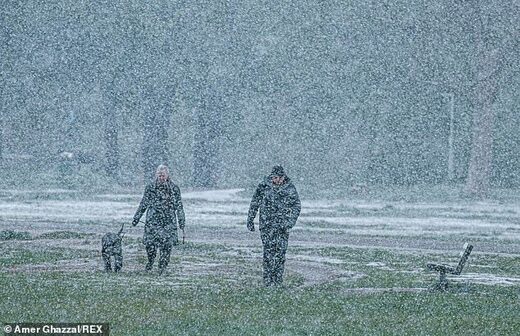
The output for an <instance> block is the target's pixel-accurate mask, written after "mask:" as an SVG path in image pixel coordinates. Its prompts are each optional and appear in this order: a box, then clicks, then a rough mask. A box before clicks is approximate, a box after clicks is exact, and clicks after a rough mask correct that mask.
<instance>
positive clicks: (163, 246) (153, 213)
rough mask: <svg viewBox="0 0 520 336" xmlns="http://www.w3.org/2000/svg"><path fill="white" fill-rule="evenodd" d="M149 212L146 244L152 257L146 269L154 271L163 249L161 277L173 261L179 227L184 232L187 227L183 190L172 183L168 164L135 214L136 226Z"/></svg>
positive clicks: (158, 168) (145, 227)
mask: <svg viewBox="0 0 520 336" xmlns="http://www.w3.org/2000/svg"><path fill="white" fill-rule="evenodd" d="M145 211H146V222H145V225H144V237H143V243H144V245H145V247H146V254H147V255H148V263H147V264H146V268H145V269H146V271H151V270H152V267H153V263H154V261H155V257H156V255H157V250H159V251H160V256H159V274H162V273H163V272H164V270H165V269H166V267H167V266H168V263H169V262H170V254H171V251H172V248H173V246H175V245H177V244H178V234H177V224H178V227H179V228H180V229H181V230H184V225H185V216H184V209H183V206H182V200H181V191H180V189H179V187H178V186H177V185H175V184H174V183H173V182H172V181H171V180H170V176H169V171H168V167H167V166H165V165H160V166H159V167H157V171H156V173H155V180H154V181H153V182H152V183H150V184H148V185H147V186H146V188H145V191H144V195H143V198H142V200H141V203H140V204H139V207H138V208H137V211H136V213H135V215H134V220H133V222H132V225H133V226H136V225H137V224H138V223H139V220H140V219H141V216H142V215H143V214H144V212H145Z"/></svg>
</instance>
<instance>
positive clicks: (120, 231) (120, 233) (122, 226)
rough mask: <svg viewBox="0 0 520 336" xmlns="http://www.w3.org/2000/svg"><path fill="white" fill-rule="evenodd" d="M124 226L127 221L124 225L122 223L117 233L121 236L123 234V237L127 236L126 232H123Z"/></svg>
mask: <svg viewBox="0 0 520 336" xmlns="http://www.w3.org/2000/svg"><path fill="white" fill-rule="evenodd" d="M124 228H125V222H123V225H121V229H120V230H119V232H118V233H117V234H118V235H119V236H121V239H123V237H124V236H125V234H124V233H123V229H124Z"/></svg>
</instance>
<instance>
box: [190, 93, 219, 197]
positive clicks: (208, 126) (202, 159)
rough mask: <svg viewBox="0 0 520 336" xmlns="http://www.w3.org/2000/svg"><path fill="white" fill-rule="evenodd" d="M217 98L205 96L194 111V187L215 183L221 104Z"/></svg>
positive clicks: (209, 185) (207, 186)
mask: <svg viewBox="0 0 520 336" xmlns="http://www.w3.org/2000/svg"><path fill="white" fill-rule="evenodd" d="M217 101H218V98H217V99H210V98H209V97H206V98H205V99H204V101H203V102H202V104H200V106H199V107H198V109H197V110H196V111H195V113H196V127H197V128H196V134H195V147H194V153H193V156H194V158H193V183H194V185H195V186H196V187H204V188H212V187H215V186H216V185H217V177H218V174H217V158H218V152H219V143H218V141H219V134H220V114H221V106H220V104H219V103H218V102H217Z"/></svg>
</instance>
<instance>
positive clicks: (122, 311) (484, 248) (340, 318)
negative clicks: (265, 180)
mask: <svg viewBox="0 0 520 336" xmlns="http://www.w3.org/2000/svg"><path fill="white" fill-rule="evenodd" d="M250 196H251V195H250V193H249V192H247V191H244V190H240V189H232V190H215V191H189V190H188V191H186V192H184V193H183V201H184V208H185V212H186V218H187V224H186V242H185V244H180V245H179V246H177V247H175V248H174V251H173V253H172V260H171V263H170V267H169V269H168V270H167V272H166V273H165V274H163V275H161V276H159V275H158V273H157V271H154V272H152V273H145V272H144V265H145V259H146V254H145V251H144V246H143V245H142V243H141V238H142V233H143V226H142V224H140V225H139V226H137V227H131V225H130V223H131V219H132V216H133V214H134V212H135V210H136V208H137V205H138V202H139V200H140V197H141V195H140V194H138V193H114V194H90V195H88V196H87V195H82V194H79V193H75V192H73V191H66V190H46V191H30V192H29V191H27V192H24V191H16V190H1V191H0V322H2V323H14V322H54V323H57V322H71V323H72V322H74V323H75V322H108V323H110V333H111V334H112V335H293V334H294V335H518V334H520V198H515V197H509V198H505V199H503V200H498V199H496V200H489V201H470V200H458V201H453V200H450V201H446V200H443V199H439V200H438V201H431V200H428V201H424V200H423V201H421V200H405V199H397V198H396V199H386V200H382V199H379V200H377V199H365V200H363V199H361V198H359V199H342V198H341V197H327V198H325V197H324V198H316V199H306V198H305V197H303V198H302V214H301V216H300V219H299V220H298V223H297V225H296V226H295V228H294V229H293V230H292V231H291V235H290V238H289V249H288V253H287V262H286V273H285V284H284V286H283V287H282V288H276V289H272V288H264V287H263V285H262V281H261V278H262V269H261V263H262V259H261V257H262V249H261V242H260V237H259V232H258V230H256V231H255V232H249V231H247V230H246V225H245V223H246V218H247V210H248V207H249V201H250ZM123 223H126V224H127V225H126V226H125V232H126V233H125V236H124V240H123V254H124V266H123V271H122V272H121V273H119V274H107V273H104V272H103V271H102V262H101V255H100V248H101V242H100V240H101V236H102V235H103V234H104V233H106V232H117V231H118V230H119V228H120V227H121V225H122V224H123ZM465 242H469V243H471V244H473V245H474V249H473V252H472V253H471V255H470V257H469V259H468V262H467V264H466V265H465V268H464V270H463V272H462V274H461V275H459V276H448V279H449V282H450V287H449V289H448V291H447V292H435V291H430V290H428V288H430V287H431V286H432V285H433V284H434V283H435V281H436V280H437V278H438V274H436V273H434V272H431V271H428V270H427V269H426V264H427V263H428V262H436V263H447V264H456V263H457V261H458V259H459V253H460V252H461V250H462V246H463V244H464V243H465Z"/></svg>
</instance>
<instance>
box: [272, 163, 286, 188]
mask: <svg viewBox="0 0 520 336" xmlns="http://www.w3.org/2000/svg"><path fill="white" fill-rule="evenodd" d="M269 176H270V177H271V182H272V183H273V184H274V185H277V186H279V185H282V184H284V183H285V172H284V170H283V167H282V166H274V167H273V170H272V171H271V174H270V175H269Z"/></svg>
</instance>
